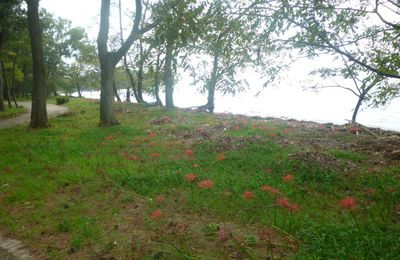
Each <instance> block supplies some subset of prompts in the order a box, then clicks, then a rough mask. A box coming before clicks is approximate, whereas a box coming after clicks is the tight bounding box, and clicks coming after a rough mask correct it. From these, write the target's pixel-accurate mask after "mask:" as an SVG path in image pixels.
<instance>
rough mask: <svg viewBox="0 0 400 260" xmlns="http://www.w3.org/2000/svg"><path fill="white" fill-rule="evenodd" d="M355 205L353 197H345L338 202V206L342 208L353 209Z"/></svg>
mask: <svg viewBox="0 0 400 260" xmlns="http://www.w3.org/2000/svg"><path fill="white" fill-rule="evenodd" d="M356 206H357V201H356V199H355V198H353V197H346V198H344V199H343V200H342V201H341V202H340V207H341V208H342V209H350V210H353V209H355V208H356Z"/></svg>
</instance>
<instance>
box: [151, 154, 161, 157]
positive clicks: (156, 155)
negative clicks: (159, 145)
mask: <svg viewBox="0 0 400 260" xmlns="http://www.w3.org/2000/svg"><path fill="white" fill-rule="evenodd" d="M150 155H151V157H153V158H156V157H159V156H160V154H159V153H152V154H150Z"/></svg>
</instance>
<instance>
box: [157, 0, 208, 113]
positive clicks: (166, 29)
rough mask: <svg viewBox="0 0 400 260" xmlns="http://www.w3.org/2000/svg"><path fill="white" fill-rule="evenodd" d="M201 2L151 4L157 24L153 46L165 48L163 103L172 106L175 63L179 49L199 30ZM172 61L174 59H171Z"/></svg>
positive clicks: (164, 0) (168, 0)
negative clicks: (154, 44)
mask: <svg viewBox="0 0 400 260" xmlns="http://www.w3.org/2000/svg"><path fill="white" fill-rule="evenodd" d="M202 10H203V5H202V4H200V5H199V4H198V3H197V1H195V0H186V1H183V0H177V1H176V0H163V1H160V2H159V3H158V4H157V5H155V6H154V8H153V11H152V14H153V20H154V21H158V22H159V24H158V26H157V27H156V29H155V36H154V37H155V39H154V41H155V42H156V45H163V46H164V49H165V62H164V83H165V105H166V107H169V108H171V107H174V100H173V90H174V70H176V69H174V63H175V68H176V59H177V57H178V54H179V52H180V51H181V49H182V48H184V47H186V46H188V44H189V43H190V42H193V41H195V40H196V38H197V37H198V35H199V33H200V30H201V29H200V28H199V26H198V25H199V16H200V14H201V12H202ZM174 61H175V62H174Z"/></svg>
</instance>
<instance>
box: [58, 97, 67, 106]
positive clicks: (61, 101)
mask: <svg viewBox="0 0 400 260" xmlns="http://www.w3.org/2000/svg"><path fill="white" fill-rule="evenodd" d="M56 102H57V105H62V104H65V103H68V102H69V98H68V97H56Z"/></svg>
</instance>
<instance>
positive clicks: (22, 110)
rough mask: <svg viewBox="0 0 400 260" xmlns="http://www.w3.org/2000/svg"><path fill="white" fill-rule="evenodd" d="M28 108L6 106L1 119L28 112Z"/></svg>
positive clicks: (0, 113)
mask: <svg viewBox="0 0 400 260" xmlns="http://www.w3.org/2000/svg"><path fill="white" fill-rule="evenodd" d="M27 111H28V110H27V109H26V108H24V107H12V108H6V110H5V111H1V112H0V119H7V118H12V117H16V116H19V115H20V114H23V113H26V112H27Z"/></svg>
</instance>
